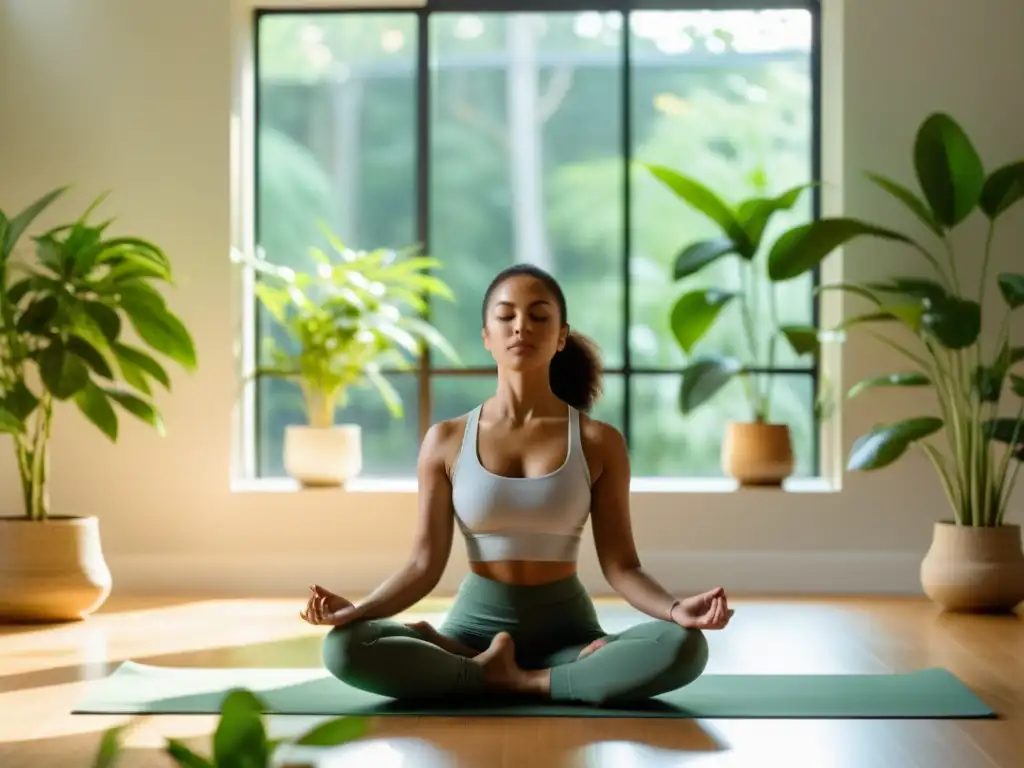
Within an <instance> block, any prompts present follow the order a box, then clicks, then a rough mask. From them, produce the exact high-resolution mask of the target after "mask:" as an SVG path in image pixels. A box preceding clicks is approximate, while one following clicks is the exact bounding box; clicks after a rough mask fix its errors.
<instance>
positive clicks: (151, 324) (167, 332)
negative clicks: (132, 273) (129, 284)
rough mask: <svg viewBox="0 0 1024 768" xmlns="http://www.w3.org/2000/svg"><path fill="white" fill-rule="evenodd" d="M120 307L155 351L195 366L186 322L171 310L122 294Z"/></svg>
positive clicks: (183, 363)
mask: <svg viewBox="0 0 1024 768" xmlns="http://www.w3.org/2000/svg"><path fill="white" fill-rule="evenodd" d="M121 306H122V307H123V308H124V310H125V312H127V313H128V319H129V321H130V322H131V324H132V327H134V328H135V331H136V332H137V333H138V334H139V337H140V338H141V339H142V340H143V341H145V342H146V343H147V344H148V345H149V346H150V347H152V348H153V349H155V350H156V351H157V352H160V353H161V354H164V355H166V356H167V357H169V358H170V359H172V360H174V361H175V362H177V363H178V364H180V365H181V366H182V367H184V368H185V369H186V370H189V371H194V370H195V368H196V349H195V342H194V341H193V340H192V336H191V334H190V333H189V332H188V329H187V328H185V325H184V324H183V323H182V322H181V320H179V319H178V318H177V317H176V316H175V315H174V314H173V313H172V312H170V310H168V309H166V308H165V307H164V306H162V305H158V304H157V303H156V302H154V301H151V300H147V299H140V298H139V296H138V294H127V293H126V294H122V296H121Z"/></svg>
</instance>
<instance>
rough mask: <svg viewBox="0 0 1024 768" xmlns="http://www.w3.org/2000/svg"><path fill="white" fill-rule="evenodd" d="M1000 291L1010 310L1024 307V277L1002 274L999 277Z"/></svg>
mask: <svg viewBox="0 0 1024 768" xmlns="http://www.w3.org/2000/svg"><path fill="white" fill-rule="evenodd" d="M999 291H1000V292H1001V293H1002V294H1003V298H1004V299H1005V300H1006V303H1007V305H1008V306H1009V307H1010V309H1017V307H1019V306H1021V305H1024V275H1014V274H1010V273H1008V272H1004V273H1002V274H1001V275H999Z"/></svg>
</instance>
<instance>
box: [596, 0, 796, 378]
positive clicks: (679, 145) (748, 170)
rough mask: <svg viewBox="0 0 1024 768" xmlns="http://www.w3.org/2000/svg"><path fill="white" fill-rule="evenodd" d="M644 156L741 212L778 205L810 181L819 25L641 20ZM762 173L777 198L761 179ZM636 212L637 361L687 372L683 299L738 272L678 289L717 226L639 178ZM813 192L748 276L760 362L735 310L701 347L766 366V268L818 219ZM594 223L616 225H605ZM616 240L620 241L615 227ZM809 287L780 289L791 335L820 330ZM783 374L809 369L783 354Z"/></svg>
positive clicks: (696, 17)
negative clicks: (689, 249) (673, 327)
mask: <svg viewBox="0 0 1024 768" xmlns="http://www.w3.org/2000/svg"><path fill="white" fill-rule="evenodd" d="M632 30H633V37H632V45H631V53H632V64H633V91H632V93H633V104H632V110H633V111H632V127H633V140H634V147H633V149H634V156H635V157H636V159H637V160H639V161H643V162H653V163H660V164H664V165H667V166H669V167H671V168H673V169H675V170H678V171H680V172H682V173H685V174H687V175H689V176H693V177H695V178H697V179H698V180H699V181H701V182H702V183H704V184H705V185H707V186H708V187H709V188H710V189H711V190H712V191H714V192H715V193H716V194H718V195H719V196H720V197H722V198H724V199H725V200H726V201H727V202H728V203H730V204H736V203H738V202H739V201H740V200H742V199H744V198H747V197H751V196H755V195H766V196H767V195H775V194H778V193H780V192H782V191H784V190H786V189H789V188H791V187H793V186H796V185H798V184H803V183H805V182H808V181H809V180H810V179H811V178H812V173H813V166H812V151H813V141H812V139H813V130H814V117H813V115H814V112H813V108H814V105H813V99H812V88H811V86H812V78H811V73H812V69H811V67H812V64H811V15H810V14H809V13H808V12H807V11H804V10H781V11H750V10H745V11H743V10H735V11H720V12H707V11H672V12H661V11H643V12H637V13H635V14H633V16H632ZM759 171H760V172H761V173H762V174H763V178H764V183H765V184H766V187H767V188H766V189H764V190H760V189H759V187H758V185H757V182H756V178H757V175H758V172H759ZM633 178H634V179H635V185H634V190H633V191H634V193H633V197H632V209H631V212H630V218H631V225H632V232H633V249H632V254H631V255H632V259H631V263H630V271H631V273H632V275H633V283H632V289H633V293H632V297H633V302H632V306H633V311H632V317H631V319H630V321H631V325H630V337H631V353H632V355H633V357H632V361H633V364H634V365H635V366H637V367H649V368H653V367H678V366H679V365H680V364H681V363H682V362H683V360H684V355H683V353H682V351H681V350H680V349H679V346H678V344H677V343H676V342H675V340H674V338H673V336H672V334H671V331H670V329H669V320H668V318H669V314H670V312H671V308H672V304H673V302H674V299H675V297H676V296H678V295H679V294H680V293H682V292H684V291H690V290H695V289H700V288H705V287H716V288H721V289H726V290H743V284H742V283H741V282H740V267H741V264H740V262H739V261H738V259H736V258H735V257H728V258H725V259H721V260H719V261H718V262H716V263H714V264H712V265H710V266H708V267H705V268H704V269H703V270H701V271H700V272H698V273H697V274H695V275H693V276H691V277H689V278H686V279H685V280H684V281H682V282H681V283H678V284H673V283H672V282H671V279H670V278H671V275H672V269H673V265H674V262H675V255H676V254H677V253H678V252H679V251H680V250H681V249H682V248H683V247H684V246H686V245H688V244H690V243H693V242H696V241H699V240H704V239H707V238H711V237H716V236H719V232H720V230H719V229H718V228H717V227H716V225H715V224H713V223H712V222H711V221H710V220H709V219H708V218H707V217H706V216H704V215H703V214H700V213H697V212H696V211H695V210H694V209H692V208H691V207H689V206H688V205H687V204H685V203H683V202H682V201H681V200H679V199H678V198H676V197H675V196H674V195H673V194H672V193H671V192H669V191H668V190H666V189H665V188H664V187H663V186H662V185H661V184H660V183H659V182H657V181H655V180H654V179H653V178H652V177H651V176H650V174H649V173H648V172H647V171H645V170H643V169H637V170H636V172H635V174H634V177H633ZM811 202H812V197H811V194H810V192H805V193H804V195H803V196H802V197H801V198H800V202H799V203H798V205H797V206H796V207H794V209H793V210H791V211H788V212H783V213H779V214H778V215H776V217H775V218H774V219H773V221H772V224H771V226H770V227H769V229H768V231H767V232H766V233H765V238H764V243H765V247H762V249H761V253H760V257H759V259H758V260H757V261H756V263H755V264H754V268H753V269H750V265H744V266H745V268H746V271H747V272H748V273H749V274H751V275H752V276H753V278H752V279H753V280H754V285H755V286H756V290H754V291H751V296H752V299H751V302H750V306H751V312H752V323H751V326H752V328H753V329H754V331H753V336H754V338H755V345H756V348H757V350H758V353H757V356H756V358H752V357H751V352H750V347H749V344H748V339H747V336H746V335H745V333H744V329H743V324H742V322H741V313H740V311H739V309H740V305H739V304H738V303H733V304H732V305H730V306H728V307H727V308H726V309H725V310H724V311H723V312H722V314H721V315H720V316H719V318H718V320H717V322H716V324H715V326H714V327H713V328H712V329H711V331H710V332H709V333H708V335H707V336H706V337H705V340H704V341H703V350H715V351H719V352H725V353H729V354H734V355H738V356H741V358H742V359H743V360H744V361H750V360H752V359H753V360H755V362H754V364H755V365H758V366H766V365H768V357H767V356H768V353H767V344H768V338H769V336H770V330H771V328H772V327H773V324H772V323H771V320H770V318H771V314H770V303H769V299H768V284H767V279H766V278H765V277H763V276H764V275H765V274H766V272H765V259H764V257H765V256H766V255H767V251H768V250H769V248H768V247H767V246H770V244H771V243H772V242H774V239H775V237H777V235H778V234H779V231H780V229H781V228H783V227H789V226H792V225H794V224H797V223H802V222H804V221H807V220H809V219H810V217H811V215H812V211H813V209H812V205H811ZM594 220H595V222H597V223H598V225H599V226H600V222H603V221H605V219H604V217H603V216H602V217H595V219H594ZM604 228H605V230H606V234H607V235H608V236H613V232H612V231H611V230H610V228H608V226H607V225H604ZM811 286H812V281H811V277H810V275H807V276H805V277H803V278H800V279H797V280H793V281H790V282H787V283H783V284H781V285H778V286H776V289H775V290H776V305H777V307H778V317H779V319H780V322H783V323H801V324H803V323H810V321H811V318H812V314H811V309H812V293H811ZM776 349H777V352H776V357H775V363H774V365H775V366H776V367H796V366H797V365H801V366H803V365H807V366H809V365H810V360H809V358H801V359H799V360H797V358H796V356H795V355H794V354H793V352H792V350H791V349H789V347H788V345H787V344H786V343H785V342H784V341H782V342H781V343H779V344H777V345H776Z"/></svg>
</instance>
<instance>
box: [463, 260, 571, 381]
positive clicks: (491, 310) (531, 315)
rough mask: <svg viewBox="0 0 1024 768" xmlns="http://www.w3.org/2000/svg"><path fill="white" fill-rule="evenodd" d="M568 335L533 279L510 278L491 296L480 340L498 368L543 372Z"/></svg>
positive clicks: (553, 306) (545, 292)
mask: <svg viewBox="0 0 1024 768" xmlns="http://www.w3.org/2000/svg"><path fill="white" fill-rule="evenodd" d="M568 332H569V327H568V326H567V325H564V324H563V323H562V318H561V314H560V312H559V309H558V302H557V301H556V300H555V297H554V296H552V295H551V292H550V291H548V289H547V287H546V286H545V285H544V283H542V282H541V281H540V280H538V279H537V278H535V277H530V276H529V275H516V276H514V277H510V278H508V279H507V280H505V281H503V282H502V283H501V284H500V285H498V287H497V288H495V289H494V293H492V294H491V300H490V304H489V305H488V307H487V318H486V321H485V323H484V329H483V339H484V346H485V347H487V350H488V351H489V352H490V353H491V356H492V357H493V358H494V361H495V362H496V363H497V364H498V367H499V368H505V369H507V370H514V371H525V370H530V369H534V368H546V367H547V366H548V365H549V364H550V363H551V358H553V357H554V356H555V353H556V352H558V351H559V350H561V349H562V348H563V347H564V346H565V337H566V335H567V334H568Z"/></svg>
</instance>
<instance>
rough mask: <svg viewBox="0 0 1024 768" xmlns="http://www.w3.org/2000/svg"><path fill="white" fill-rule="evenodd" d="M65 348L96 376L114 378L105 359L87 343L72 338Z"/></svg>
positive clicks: (80, 339)
mask: <svg viewBox="0 0 1024 768" xmlns="http://www.w3.org/2000/svg"><path fill="white" fill-rule="evenodd" d="M67 348H68V350H69V351H70V352H72V353H74V354H75V355H77V356H78V357H80V358H81V359H82V361H83V362H84V363H85V364H86V365H88V366H89V367H90V368H92V370H93V372H94V373H95V374H96V375H97V376H101V377H103V378H104V379H112V378H113V377H114V371H113V370H112V369H111V367H110V364H109V363H108V362H107V360H106V358H105V357H104V356H103V355H102V354H100V352H99V351H98V350H97V349H96V348H95V347H94V346H92V344H90V343H89V342H87V341H85V340H84V339H82V338H79V337H78V336H72V337H71V338H69V339H68V345H67Z"/></svg>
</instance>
